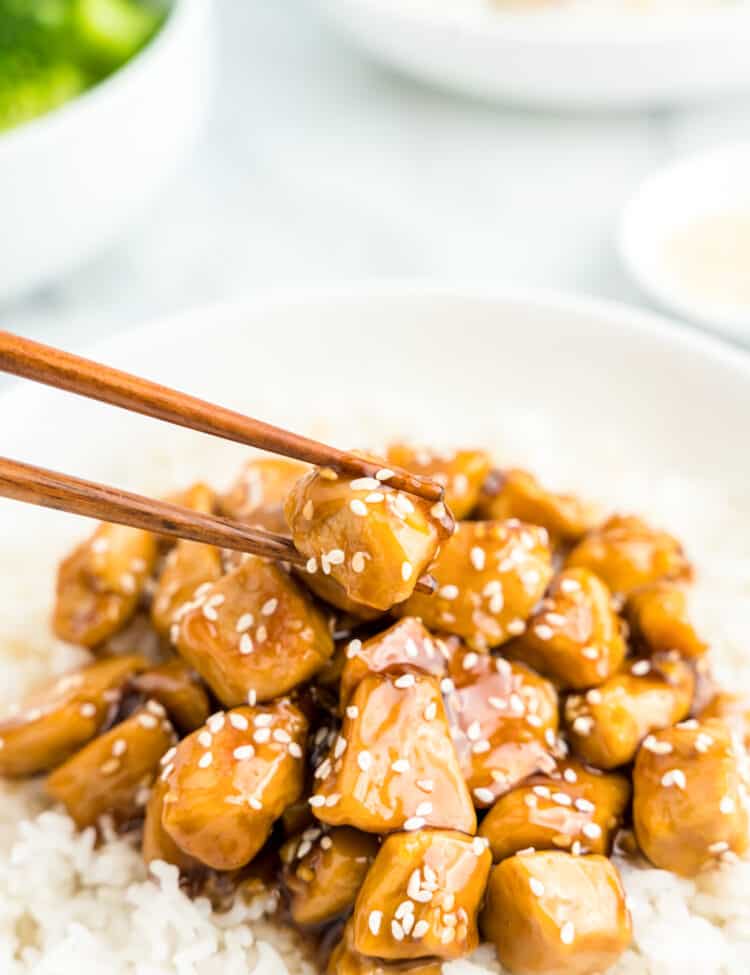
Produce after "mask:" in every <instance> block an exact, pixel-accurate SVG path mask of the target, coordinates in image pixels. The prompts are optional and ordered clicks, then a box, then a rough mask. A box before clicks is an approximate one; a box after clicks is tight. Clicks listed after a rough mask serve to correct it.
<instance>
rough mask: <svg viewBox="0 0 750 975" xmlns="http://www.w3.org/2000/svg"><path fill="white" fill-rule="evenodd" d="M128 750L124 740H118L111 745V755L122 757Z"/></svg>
mask: <svg viewBox="0 0 750 975" xmlns="http://www.w3.org/2000/svg"><path fill="white" fill-rule="evenodd" d="M127 750H128V743H127V742H126V741H125V739H124V738H118V739H117V740H116V741H115V742H113V743H112V754H113V755H115V756H120V755H124V754H125V752H126V751H127Z"/></svg>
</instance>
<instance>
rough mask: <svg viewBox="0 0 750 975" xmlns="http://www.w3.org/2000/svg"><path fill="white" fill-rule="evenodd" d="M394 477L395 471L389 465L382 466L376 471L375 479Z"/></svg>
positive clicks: (381, 479)
mask: <svg viewBox="0 0 750 975" xmlns="http://www.w3.org/2000/svg"><path fill="white" fill-rule="evenodd" d="M392 477H393V471H392V470H390V469H389V468H388V467H381V468H380V470H379V471H376V472H375V479H376V480H378V481H388V480H390V479H391V478H392Z"/></svg>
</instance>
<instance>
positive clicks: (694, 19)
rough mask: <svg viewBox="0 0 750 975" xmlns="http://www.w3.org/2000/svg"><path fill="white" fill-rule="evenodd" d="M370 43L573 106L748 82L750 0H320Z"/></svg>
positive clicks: (489, 84) (473, 88)
mask: <svg viewBox="0 0 750 975" xmlns="http://www.w3.org/2000/svg"><path fill="white" fill-rule="evenodd" d="M318 4H319V6H320V7H321V8H322V10H323V11H324V12H325V14H326V15H327V16H328V18H329V19H330V20H331V22H332V23H333V24H334V25H335V26H336V27H337V28H339V30H340V31H341V33H342V34H343V35H344V36H346V37H348V38H349V39H350V40H351V41H353V42H354V43H355V44H356V45H358V46H359V47H361V48H362V49H363V50H364V51H366V52H367V53H368V54H370V55H372V56H373V57H374V58H377V59H378V60H382V61H384V62H385V63H386V64H388V65H391V66H392V67H394V68H397V69H398V70H400V71H403V72H405V73H407V74H410V75H413V76H414V77H416V78H418V79H421V80H423V81H426V82H429V83H431V84H435V85H439V86H441V87H443V88H448V89H455V90H457V91H461V92H464V93H467V94H471V95H476V96H480V97H483V98H490V99H504V100H512V101H518V102H523V103H528V104H536V103H538V104H544V105H548V106H558V107H565V108H573V107H576V108H605V107H617V108H624V107H646V106H654V105H668V104H673V103H676V102H682V101H689V100H694V99H698V98H704V97H711V96H717V95H721V94H726V93H727V92H731V91H735V90H739V89H743V88H744V89H750V54H749V53H748V44H749V42H750V4H749V3H747V0H737V2H736V3H735V4H731V3H726V4H722V5H717V7H716V8H715V9H710V8H709V9H706V10H694V11H693V12H691V13H681V12H679V11H678V10H674V11H671V12H669V13H658V14H657V13H635V12H634V13H627V14H625V13H618V12H617V11H610V12H607V11H603V12H601V13H598V12H597V13H593V12H589V11H581V10H580V9H578V10H576V11H567V12H566V11H562V10H555V9H543V8H541V9H540V8H537V9H536V10H533V9H527V10H522V11H518V12H509V11H508V10H507V9H500V6H499V4H496V3H493V0H486V2H484V0H318Z"/></svg>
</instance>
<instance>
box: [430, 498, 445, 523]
mask: <svg viewBox="0 0 750 975" xmlns="http://www.w3.org/2000/svg"><path fill="white" fill-rule="evenodd" d="M430 514H431V515H432V517H433V518H436V519H437V520H438V521H441V520H442V519H443V518H445V514H446V511H445V505H444V504H443V502H442V501H436V502H435V504H433V506H432V507H431V508H430Z"/></svg>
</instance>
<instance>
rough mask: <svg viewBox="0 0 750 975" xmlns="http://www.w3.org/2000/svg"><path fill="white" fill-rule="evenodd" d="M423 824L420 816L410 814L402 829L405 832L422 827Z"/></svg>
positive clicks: (423, 821)
mask: <svg viewBox="0 0 750 975" xmlns="http://www.w3.org/2000/svg"><path fill="white" fill-rule="evenodd" d="M424 825H425V820H424V819H423V818H422V817H421V816H410V817H409V818H408V819H407V820H406V822H405V823H404V829H405V830H407V832H413V831H414V830H417V829H422V827H423V826H424Z"/></svg>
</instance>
